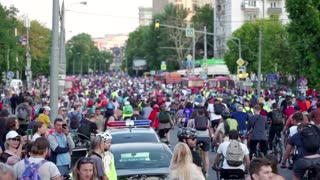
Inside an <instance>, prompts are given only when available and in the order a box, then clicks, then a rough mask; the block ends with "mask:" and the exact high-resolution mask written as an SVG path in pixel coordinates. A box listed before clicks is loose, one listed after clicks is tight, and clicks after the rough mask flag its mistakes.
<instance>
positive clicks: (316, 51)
mask: <svg viewBox="0 0 320 180" xmlns="http://www.w3.org/2000/svg"><path fill="white" fill-rule="evenodd" d="M286 10H287V12H288V13H289V18H290V23H289V24H288V27H287V31H288V37H289V44H290V46H291V47H292V48H293V49H294V52H293V53H292V54H293V55H294V56H293V57H294V61H293V62H292V63H291V64H290V65H291V66H292V67H293V68H294V69H296V71H295V74H294V75H296V76H297V77H306V78H307V79H308V80H309V85H311V86H314V87H316V88H320V82H319V80H318V79H319V77H320V64H319V63H318V60H319V58H320V34H319V32H320V18H319V17H320V1H299V0H287V1H286Z"/></svg>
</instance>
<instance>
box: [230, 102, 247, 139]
mask: <svg viewBox="0 0 320 180" xmlns="http://www.w3.org/2000/svg"><path fill="white" fill-rule="evenodd" d="M232 118H233V119H236V120H237V121H238V124H239V136H240V137H241V136H243V135H245V134H246V133H247V123H248V120H249V115H248V114H247V113H245V112H243V107H242V106H241V105H238V107H237V111H235V112H234V113H233V114H232Z"/></svg>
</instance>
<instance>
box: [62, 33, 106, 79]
mask: <svg viewBox="0 0 320 180" xmlns="http://www.w3.org/2000/svg"><path fill="white" fill-rule="evenodd" d="M66 54H67V73H68V74H73V73H75V74H76V73H89V69H91V70H98V71H104V72H105V71H107V70H108V68H109V66H110V64H111V63H112V54H111V53H110V52H107V51H101V52H100V51H99V50H98V48H97V47H95V46H94V42H93V41H92V38H91V36H90V35H89V34H86V33H81V34H78V35H76V36H74V37H72V38H71V39H70V40H69V41H68V42H67V46H66ZM106 61H108V63H106Z"/></svg>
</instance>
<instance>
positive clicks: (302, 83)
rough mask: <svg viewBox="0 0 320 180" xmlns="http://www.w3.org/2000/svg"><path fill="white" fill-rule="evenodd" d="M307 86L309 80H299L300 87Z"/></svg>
mask: <svg viewBox="0 0 320 180" xmlns="http://www.w3.org/2000/svg"><path fill="white" fill-rule="evenodd" d="M307 84H308V79H307V78H304V77H302V78H300V79H298V85H299V86H306V85H307Z"/></svg>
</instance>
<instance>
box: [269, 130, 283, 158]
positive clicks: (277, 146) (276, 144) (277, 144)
mask: <svg viewBox="0 0 320 180" xmlns="http://www.w3.org/2000/svg"><path fill="white" fill-rule="evenodd" d="M272 149H273V153H274V155H275V156H276V157H277V161H278V163H281V160H282V154H283V147H282V142H281V135H280V137H279V136H278V135H276V136H275V138H273V141H272Z"/></svg>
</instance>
